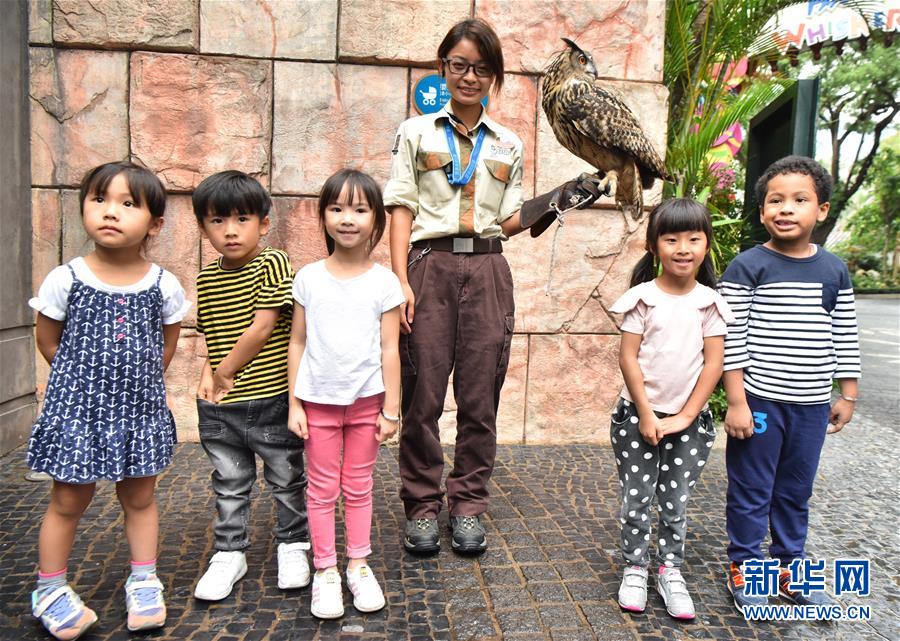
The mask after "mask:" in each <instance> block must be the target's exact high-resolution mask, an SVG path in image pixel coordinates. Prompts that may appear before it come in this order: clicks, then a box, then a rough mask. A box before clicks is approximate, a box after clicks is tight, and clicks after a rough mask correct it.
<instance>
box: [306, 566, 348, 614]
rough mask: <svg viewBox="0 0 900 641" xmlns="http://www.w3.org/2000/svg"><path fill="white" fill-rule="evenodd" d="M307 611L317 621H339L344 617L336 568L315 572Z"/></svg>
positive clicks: (342, 597)
mask: <svg viewBox="0 0 900 641" xmlns="http://www.w3.org/2000/svg"><path fill="white" fill-rule="evenodd" d="M309 611H310V613H311V614H312V615H313V616H314V617H316V618H319V619H339V618H341V617H342V616H344V595H343V594H342V593H341V575H340V574H339V573H338V571H337V568H328V569H327V570H319V571H318V572H316V576H315V577H314V578H313V584H312V605H311V606H310V608H309Z"/></svg>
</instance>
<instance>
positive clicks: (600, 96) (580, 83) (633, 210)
mask: <svg viewBox="0 0 900 641" xmlns="http://www.w3.org/2000/svg"><path fill="white" fill-rule="evenodd" d="M563 41H564V42H565V43H566V44H567V45H569V48H568V49H566V50H564V51H561V52H560V53H558V54H557V55H556V57H554V59H553V60H552V61H551V62H550V64H549V65H548V66H547V68H546V69H545V70H544V85H543V95H542V97H541V105H542V106H543V108H544V113H545V114H547V120H549V122H550V126H551V127H552V128H553V133H554V134H556V138H557V140H559V142H560V143H561V144H562V145H563V147H565V148H566V149H568V150H569V151H571V152H572V153H573V154H575V155H576V156H578V157H579V158H581V159H583V160H586V161H587V162H589V163H590V164H592V165H593V166H594V167H596V168H597V169H598V170H599V172H598V174H599V175H601V176H602V177H603V180H604V182H606V181H608V184H609V186H610V187H611V189H612V191H613V193H614V195H615V199H616V205H617V206H618V207H619V209H621V210H622V211H624V212H628V213H630V214H631V216H632V217H633V218H634V219H635V220H636V219H638V218H640V216H641V212H642V207H643V201H644V198H643V193H642V191H641V188H643V189H649V188H650V187H652V186H653V180H654V179H655V178H662V179H663V180H670V178H669V177H668V175H667V174H666V169H665V166H664V165H663V161H662V159H661V158H660V157H659V154H658V153H656V150H655V149H654V148H653V145H652V144H651V143H650V141H649V140H647V136H646V135H644V131H643V129H641V125H640V123H638V120H637V118H636V117H635V115H634V114H633V113H632V112H631V110H630V109H629V108H628V107H627V106H626V105H625V102H624V101H623V100H622V98H621V97H620V96H619V95H618V93H617V92H616V91H615V90H613V89H612V88H611V87H609V86H608V85H606V84H604V83H602V82H599V81H598V80H597V68H596V67H595V66H594V59H593V58H592V57H591V54H590V53H588V52H586V51H584V50H582V49H581V47H579V46H578V45H577V44H575V43H574V42H572V41H571V40H569V39H568V38H563Z"/></svg>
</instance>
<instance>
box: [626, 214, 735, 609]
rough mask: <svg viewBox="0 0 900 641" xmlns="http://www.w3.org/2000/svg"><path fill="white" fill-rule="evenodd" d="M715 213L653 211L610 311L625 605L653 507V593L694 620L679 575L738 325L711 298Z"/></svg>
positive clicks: (633, 593)
mask: <svg viewBox="0 0 900 641" xmlns="http://www.w3.org/2000/svg"><path fill="white" fill-rule="evenodd" d="M711 241H712V225H711V224H710V217H709V212H708V211H707V210H706V208H705V207H703V206H702V205H700V204H699V203H697V202H695V201H693V200H690V199H685V198H679V199H673V200H668V201H666V202H664V203H662V204H660V205H659V206H657V207H656V209H654V210H653V212H652V213H651V214H650V221H649V224H648V227H647V253H646V255H645V256H644V257H643V258H642V259H641V260H640V262H638V264H637V266H636V267H635V269H634V272H633V273H632V277H631V289H629V290H628V291H627V292H625V294H624V295H623V296H622V297H621V298H620V299H619V300H617V301H616V302H615V303H614V304H613V306H612V307H611V308H610V311H612V312H616V313H620V314H624V318H623V320H622V325H621V330H622V342H621V347H620V354H619V364H620V366H621V369H622V375H623V377H624V379H625V387H624V389H623V390H622V398H621V399H620V401H619V403H618V405H617V407H616V410H615V412H614V413H613V416H612V421H611V426H610V439H611V442H612V446H613V451H614V452H615V456H616V467H617V469H618V473H619V486H620V488H621V493H622V503H621V514H620V517H621V518H620V521H621V523H622V532H621V540H620V544H621V549H622V559H623V562H624V565H625V568H624V571H623V577H622V584H621V586H620V588H619V605H620V606H621V607H622V608H623V609H625V610H629V611H632V612H643V611H644V608H645V607H646V605H647V575H648V568H649V566H650V531H651V514H652V512H651V508H652V506H653V504H654V499H655V500H656V501H655V502H656V504H657V509H658V511H659V526H658V528H657V549H656V556H657V561H658V572H657V573H656V588H657V591H658V592H659V594H660V596H661V597H662V599H663V601H664V602H665V605H666V609H667V610H668V612H669V614H671V615H672V616H673V617H676V618H679V619H693V618H694V616H695V612H694V604H693V601H692V599H691V596H690V593H689V592H688V589H687V585H686V582H685V580H684V577H683V576H682V575H681V565H682V563H683V562H684V540H685V536H686V531H687V521H686V517H685V512H686V509H687V501H688V498H689V497H690V493H691V490H692V489H693V487H694V485H696V483H697V479H698V478H699V476H700V472H701V471H702V470H703V466H704V465H705V464H706V459H707V457H708V456H709V452H710V450H711V449H712V446H713V442H714V441H715V435H716V431H715V426H714V425H713V420H712V416H711V415H710V413H709V411H708V410H707V408H706V404H707V401H708V399H709V396H710V394H712V391H713V389H714V387H715V385H716V383H717V382H718V380H719V377H720V376H721V375H722V361H723V353H724V337H725V333H726V323H729V322H733V320H734V318H733V316H732V314H731V311H730V310H729V308H728V305H727V304H726V303H725V301H724V299H722V297H721V296H719V294H717V293H716V292H715V290H714V289H712V288H713V287H714V286H715V271H714V270H713V266H712V262H711V260H710V258H709V246H710V242H711Z"/></svg>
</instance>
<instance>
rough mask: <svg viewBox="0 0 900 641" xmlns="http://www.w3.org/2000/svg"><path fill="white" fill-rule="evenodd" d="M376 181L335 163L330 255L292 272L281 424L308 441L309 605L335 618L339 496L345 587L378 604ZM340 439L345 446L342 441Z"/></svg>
mask: <svg viewBox="0 0 900 641" xmlns="http://www.w3.org/2000/svg"><path fill="white" fill-rule="evenodd" d="M385 218H386V216H385V210H384V204H383V202H382V199H381V189H380V188H379V187H378V184H377V183H376V182H375V181H374V180H373V179H372V178H371V177H369V176H368V175H366V174H364V173H362V172H360V171H356V170H352V169H345V170H342V171H340V172H338V173H336V174H335V175H333V176H331V177H330V178H329V179H328V180H327V181H326V182H325V186H324V187H323V188H322V193H321V194H320V196H319V221H320V223H321V225H322V227H323V229H324V230H325V241H326V245H327V247H328V254H329V255H328V258H326V259H325V260H321V261H319V262H316V263H312V264H310V265H307V266H306V267H304V268H303V269H301V270H300V271H299V272H298V273H297V276H296V277H295V278H294V286H293V295H294V301H295V302H294V318H293V324H292V328H291V342H290V347H289V348H288V378H289V385H290V388H291V390H293V393H292V394H291V397H290V407H289V417H288V427H289V428H290V429H291V431H293V432H294V433H296V434H297V435H298V436H301V437H302V438H304V439H306V441H307V442H306V460H307V472H308V476H309V487H308V489H307V509H308V510H309V529H310V534H311V535H312V549H313V555H314V564H315V567H316V570H317V571H316V574H315V577H314V578H313V589H312V608H311V611H312V614H313V616H316V617H319V618H321V619H335V618H338V617H341V616H343V614H344V603H343V597H342V594H341V576H340V573H339V572H338V570H337V553H336V550H335V535H334V509H335V504H336V502H337V498H338V494H339V493H341V492H343V495H344V521H345V527H346V535H347V557H348V558H349V562H348V564H347V573H346V576H347V585H348V587H349V588H350V591H351V592H352V593H353V606H354V607H355V608H356V609H357V610H358V611H360V612H374V611H376V610H380V609H381V608H383V607H384V594H383V593H382V590H381V586H379V584H378V581H377V579H376V578H375V576H374V575H373V574H372V570H371V568H370V567H369V566H368V565H367V564H366V558H367V557H368V555H369V554H370V553H371V551H372V549H371V546H370V533H371V529H372V469H373V468H374V466H375V461H376V459H377V457H378V447H379V444H380V443H382V442H383V441H385V440H387V439H389V438H390V437H391V436H393V434H394V433H395V432H396V430H397V426H398V424H399V421H400V417H399V412H400V353H399V348H398V344H399V339H400V304H401V303H402V302H403V300H404V299H403V292H402V290H401V288H400V281H399V280H397V277H396V276H395V275H394V273H393V272H392V271H391V270H389V269H387V268H385V267H382V266H381V265H379V264H377V263H375V262H373V261H372V259H371V257H370V254H371V252H372V249H373V248H374V247H375V246H376V245H377V244H378V241H379V240H380V239H381V236H382V234H383V232H384V227H385ZM342 448H343V456H342V452H341V450H342Z"/></svg>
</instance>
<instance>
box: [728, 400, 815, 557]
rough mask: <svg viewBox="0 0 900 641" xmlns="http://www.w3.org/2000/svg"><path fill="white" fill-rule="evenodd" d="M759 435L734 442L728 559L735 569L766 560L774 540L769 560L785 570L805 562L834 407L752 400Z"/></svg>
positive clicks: (730, 452)
mask: <svg viewBox="0 0 900 641" xmlns="http://www.w3.org/2000/svg"><path fill="white" fill-rule="evenodd" d="M747 404H748V405H749V406H750V411H751V412H753V418H754V421H755V429H754V434H753V436H751V437H750V438H748V439H744V440H740V439H736V438H731V437H728V446H727V448H726V450H725V461H726V463H727V469H728V493H727V502H726V506H725V516H726V530H727V531H728V539H729V544H728V557H729V558H730V559H731V560H732V561H734V562H735V563H742V562H744V561H747V560H749V559H762V558H764V557H763V553H762V542H763V539H764V538H765V536H766V530H767V529H768V530H769V532H770V533H771V535H772V544H771V545H770V546H769V556H770V557H771V558H773V559H779V560H780V561H781V564H782V567H785V566H787V565H788V564H789V563H790V562H791V561H793V560H794V559H799V558H803V555H804V546H805V545H806V532H807V526H808V521H809V498H810V496H812V490H813V481H814V480H815V478H816V469H817V468H818V466H819V455H820V454H821V452H822V445H824V443H825V431H826V429H827V428H828V412H829V409H830V405H829V404H828V403H821V404H817V405H799V404H794V403H780V402H778V401H770V400H766V399H762V398H757V397H756V396H753V395H751V394H747Z"/></svg>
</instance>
